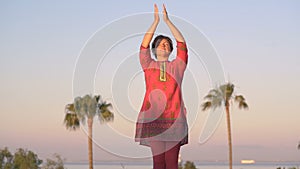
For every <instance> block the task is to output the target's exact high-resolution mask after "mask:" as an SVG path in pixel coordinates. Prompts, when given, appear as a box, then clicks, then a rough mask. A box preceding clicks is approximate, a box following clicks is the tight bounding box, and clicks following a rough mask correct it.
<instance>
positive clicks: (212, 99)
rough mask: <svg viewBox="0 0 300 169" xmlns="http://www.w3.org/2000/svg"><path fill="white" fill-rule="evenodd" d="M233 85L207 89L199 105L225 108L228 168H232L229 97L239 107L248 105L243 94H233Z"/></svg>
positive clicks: (244, 107)
mask: <svg viewBox="0 0 300 169" xmlns="http://www.w3.org/2000/svg"><path fill="white" fill-rule="evenodd" d="M233 92H234V85H233V84H231V83H226V84H224V85H221V86H219V87H217V88H215V89H212V90H210V91H209V93H208V94H207V95H206V96H205V97H204V99H205V100H206V101H205V102H204V103H203V104H202V105H201V106H202V110H203V111H205V110H208V109H210V108H212V109H213V110H214V109H216V108H217V107H221V106H222V105H224V106H225V109H226V121H227V132H228V146H229V168H230V169H232V142H231V125H230V111H229V110H230V103H232V102H231V99H233V98H234V101H236V102H237V103H238V107H239V108H240V109H248V105H247V103H246V101H245V98H244V96H242V95H236V96H233Z"/></svg>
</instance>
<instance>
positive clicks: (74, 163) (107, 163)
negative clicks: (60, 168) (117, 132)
mask: <svg viewBox="0 0 300 169" xmlns="http://www.w3.org/2000/svg"><path fill="white" fill-rule="evenodd" d="M193 162H194V163H195V164H196V165H197V166H201V165H221V166H222V165H228V163H227V162H225V161H217V162H216V161H214V162H213V161H193ZM65 164H66V165H87V164H88V162H70V161H69V162H68V161H66V162H65ZM120 164H124V165H132V166H134V165H151V164H152V162H151V161H94V165H120ZM233 165H235V166H249V165H253V166H258V165H260V166H263V165H266V166H268V165H278V166H284V165H288V166H289V165H293V166H300V161H256V162H255V163H254V164H241V163H240V162H234V163H233Z"/></svg>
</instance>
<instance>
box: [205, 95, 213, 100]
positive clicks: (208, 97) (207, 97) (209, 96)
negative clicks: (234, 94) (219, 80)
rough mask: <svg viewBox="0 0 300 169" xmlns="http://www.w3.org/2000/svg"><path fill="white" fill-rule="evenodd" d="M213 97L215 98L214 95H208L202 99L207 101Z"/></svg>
mask: <svg viewBox="0 0 300 169" xmlns="http://www.w3.org/2000/svg"><path fill="white" fill-rule="evenodd" d="M213 97H216V96H215V95H213V94H208V95H206V96H205V97H204V99H208V100H211V99H212V98H213Z"/></svg>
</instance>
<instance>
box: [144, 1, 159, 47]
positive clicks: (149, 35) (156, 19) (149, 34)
mask: <svg viewBox="0 0 300 169" xmlns="http://www.w3.org/2000/svg"><path fill="white" fill-rule="evenodd" d="M158 23H159V14H158V8H157V5H156V4H154V21H153V23H152V25H151V26H150V28H149V29H148V31H147V32H146V33H145V35H144V39H143V42H142V46H143V47H144V48H148V47H149V44H150V42H151V40H152V37H153V34H154V32H155V30H156V28H157V25H158Z"/></svg>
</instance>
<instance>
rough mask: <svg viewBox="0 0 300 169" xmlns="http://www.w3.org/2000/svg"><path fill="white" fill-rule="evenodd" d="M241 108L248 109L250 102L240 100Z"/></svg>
mask: <svg viewBox="0 0 300 169" xmlns="http://www.w3.org/2000/svg"><path fill="white" fill-rule="evenodd" d="M239 108H240V109H248V108H249V106H248V104H247V103H246V102H245V101H240V102H239Z"/></svg>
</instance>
